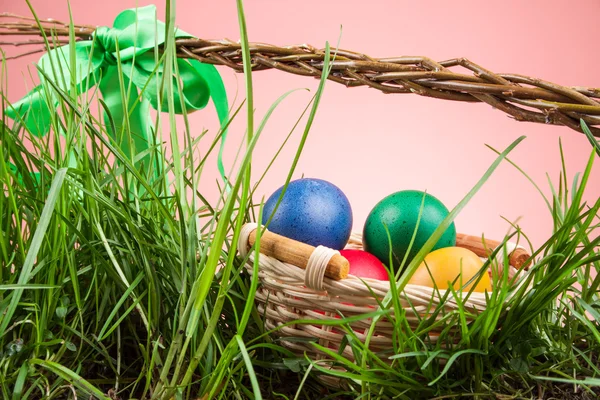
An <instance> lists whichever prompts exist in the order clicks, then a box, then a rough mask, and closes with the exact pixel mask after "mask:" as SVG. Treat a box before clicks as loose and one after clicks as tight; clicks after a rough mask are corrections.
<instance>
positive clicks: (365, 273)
mask: <svg viewBox="0 0 600 400" xmlns="http://www.w3.org/2000/svg"><path fill="white" fill-rule="evenodd" d="M340 255H342V256H343V257H344V258H346V260H348V262H349V263H350V271H349V273H350V275H354V276H356V277H359V278H371V279H379V280H382V281H387V280H388V279H389V277H388V273H387V270H386V269H385V266H384V265H383V264H382V262H381V261H379V259H378V258H377V257H375V256H374V255H373V254H369V253H367V252H366V251H363V250H354V249H348V250H341V251H340Z"/></svg>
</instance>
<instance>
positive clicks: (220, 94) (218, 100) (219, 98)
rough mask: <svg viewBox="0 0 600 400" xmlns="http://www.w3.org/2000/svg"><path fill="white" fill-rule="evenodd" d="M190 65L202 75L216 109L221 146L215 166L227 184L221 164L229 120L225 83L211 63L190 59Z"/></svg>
mask: <svg viewBox="0 0 600 400" xmlns="http://www.w3.org/2000/svg"><path fill="white" fill-rule="evenodd" d="M192 61H195V62H192V65H193V66H194V68H196V70H197V71H198V72H199V73H200V74H201V75H202V77H203V78H204V79H205V80H206V83H207V84H208V88H209V90H210V97H211V99H212V101H213V104H214V105H215V109H216V110H217V116H218V117H219V122H220V124H221V129H222V132H223V134H222V136H221V147H220V148H219V155H218V157H217V168H218V169H219V173H220V174H221V178H223V181H224V182H226V183H227V184H229V181H228V179H227V176H226V174H225V167H224V166H223V150H224V149H225V141H226V140H227V123H228V122H229V103H228V101H227V92H226V91H225V85H224V84H223V79H222V78H221V75H220V74H219V71H217V69H216V68H215V66H214V65H211V64H202V63H200V62H198V61H196V60H192Z"/></svg>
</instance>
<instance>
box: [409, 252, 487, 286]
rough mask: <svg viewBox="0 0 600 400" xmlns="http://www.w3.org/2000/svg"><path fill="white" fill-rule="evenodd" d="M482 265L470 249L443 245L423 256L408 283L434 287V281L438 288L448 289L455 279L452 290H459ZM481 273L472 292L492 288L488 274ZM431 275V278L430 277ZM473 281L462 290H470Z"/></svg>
mask: <svg viewBox="0 0 600 400" xmlns="http://www.w3.org/2000/svg"><path fill="white" fill-rule="evenodd" d="M482 266H483V261H481V258H479V256H477V254H475V253H473V252H472V251H471V250H467V249H464V248H462V247H445V248H442V249H438V250H435V251H432V252H431V253H429V254H428V255H427V256H425V259H424V261H423V262H422V263H421V265H419V267H418V268H417V270H416V272H415V273H414V275H413V276H412V277H411V278H410V280H409V281H408V283H410V284H413V285H421V286H429V287H434V284H433V282H434V281H435V286H436V287H437V288H438V289H439V290H443V289H448V286H449V284H450V283H451V282H454V281H455V280H456V282H454V285H453V288H454V290H460V289H461V288H462V287H463V286H464V285H465V284H466V283H467V282H468V281H469V280H470V279H471V278H473V277H474V276H476V275H477V273H478V272H479V270H480V269H481V267H482ZM428 269H429V271H428ZM430 273H431V274H430ZM459 275H460V277H459ZM482 275H483V276H482V277H481V279H480V280H479V283H477V286H475V289H474V290H473V291H474V292H484V291H485V290H487V291H491V290H492V283H491V280H490V276H489V274H488V273H487V272H484V273H483V274H482ZM432 276H433V280H432V279H431V277H432ZM457 277H458V279H457ZM473 283H474V282H472V283H471V284H469V285H467V286H466V287H465V288H464V289H463V290H464V291H469V290H471V287H473Z"/></svg>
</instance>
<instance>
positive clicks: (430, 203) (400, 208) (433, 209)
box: [363, 190, 456, 267]
mask: <svg viewBox="0 0 600 400" xmlns="http://www.w3.org/2000/svg"><path fill="white" fill-rule="evenodd" d="M422 203H423V209H422V212H421V216H420V219H419V212H420V211H421V204H422ZM448 214H449V211H448V209H447V208H446V206H444V204H442V202H441V201H439V200H438V199H437V198H435V197H434V196H432V195H430V194H428V193H424V192H421V191H417V190H405V191H400V192H396V193H393V194H391V195H389V196H387V197H386V198H384V199H383V200H381V201H380V202H379V203H377V205H375V207H374V208H373V210H371V212H370V213H369V216H368V217H367V221H366V223H365V226H364V230H363V246H364V249H365V250H366V251H367V252H369V253H371V254H373V255H375V256H376V257H377V258H379V259H380V260H381V261H382V262H383V263H384V264H386V265H387V264H389V260H390V258H389V257H390V256H389V254H390V247H389V242H390V241H389V238H391V243H392V260H393V265H394V266H395V267H398V266H399V265H401V263H402V260H403V259H404V257H405V255H406V254H408V256H407V259H406V263H405V264H404V266H407V265H408V263H409V262H410V261H411V260H412V259H413V258H414V256H415V255H416V254H417V252H418V251H419V250H420V249H421V247H423V245H424V244H425V242H426V241H427V240H428V239H429V238H430V237H431V235H432V234H433V232H434V231H435V230H436V229H437V227H438V226H439V225H440V224H441V222H442V221H443V220H444V218H446V216H448ZM417 224H418V230H417V234H416V236H415V240H414V242H413V244H412V247H410V251H409V245H410V242H411V239H412V236H413V233H414V231H415V229H416V228H417ZM386 227H387V231H386ZM388 231H389V238H388ZM455 245H456V228H455V226H454V223H452V224H451V225H450V226H449V227H448V229H446V231H445V232H444V234H443V235H442V237H441V238H440V239H439V241H438V242H437V243H436V244H435V246H434V247H433V249H432V250H436V249H439V248H443V247H450V246H455Z"/></svg>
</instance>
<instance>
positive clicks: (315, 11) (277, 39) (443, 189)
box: [0, 0, 600, 245]
mask: <svg viewBox="0 0 600 400" xmlns="http://www.w3.org/2000/svg"><path fill="white" fill-rule="evenodd" d="M31 2H32V4H33V6H34V8H35V10H36V11H37V13H38V15H39V16H40V17H41V18H48V17H53V18H56V19H62V20H68V9H67V2H66V1H63V0H51V1H48V0H32V1H31ZM150 3H151V2H149V1H146V0H144V1H140V2H136V1H131V0H102V1H89V0H71V7H72V12H73V15H74V19H75V21H76V22H77V23H80V24H92V25H111V24H112V20H113V18H114V17H115V16H116V15H117V14H118V13H119V12H120V11H121V10H123V9H125V8H130V7H135V6H138V5H140V6H141V5H147V4H150ZM155 4H156V5H157V7H158V9H159V16H160V18H161V19H162V18H164V2H163V1H157V2H156V3H155ZM245 7H246V17H247V23H248V30H249V36H250V40H251V41H258V42H266V43H272V44H278V45H287V44H300V43H309V44H312V45H314V46H316V47H324V44H325V41H326V40H328V41H329V42H330V43H331V44H332V46H335V44H336V42H337V39H338V36H339V34H340V27H343V29H342V38H341V45H340V47H341V48H345V49H351V50H355V51H359V52H364V53H366V54H369V55H370V56H373V57H389V56H400V55H424V56H428V57H430V58H433V59H435V60H444V59H448V58H455V57H466V58H469V59H471V60H472V61H474V62H476V63H478V64H480V65H482V66H484V67H486V68H488V69H490V70H492V71H495V72H506V73H509V72H511V73H520V74H525V75H530V76H534V77H537V78H541V79H545V80H549V81H553V82H555V83H559V84H563V85H567V86H592V87H598V86H600V78H599V77H598V74H597V66H598V65H600V53H599V52H598V51H596V50H597V45H598V43H597V42H598V37H600V24H598V23H597V17H598V15H600V14H599V13H600V3H599V2H598V1H597V0H586V1H584V0H580V1H576V2H567V1H554V2H548V1H547V0H529V1H526V2H524V1H519V0H511V1H506V0H505V1H496V2H486V1H482V0H478V1H475V0H473V1H471V0H469V1H467V0H460V1H453V2H418V1H404V0H403V1H400V0H398V1H370V2H366V3H365V2H362V1H361V2H358V1H340V0H336V1H333V0H329V1H323V0H321V1H317V0H304V1H302V2H289V1H281V0H270V1H268V0H252V1H246V4H245ZM0 11H9V12H14V13H18V14H22V15H23V14H27V15H29V11H28V9H27V6H26V4H25V2H24V0H0ZM177 22H178V25H179V27H180V28H181V29H183V30H185V31H187V32H189V33H192V34H194V35H197V36H198V37H202V38H207V39H219V38H229V39H232V40H236V41H237V40H238V39H239V29H238V25H237V23H238V20H237V14H236V7H235V2H234V1H233V0H229V1H212V2H207V1H197V0H196V1H194V0H179V1H177ZM5 50H6V51H8V52H9V54H14V53H15V50H14V49H9V48H6V47H5ZM22 50H23V49H22V48H21V49H18V51H22ZM38 57H39V55H38V56H31V57H26V58H23V59H21V60H17V61H12V62H10V63H9V78H10V79H9V82H10V83H9V84H10V88H9V93H8V97H9V99H10V100H11V101H16V100H17V99H19V98H20V97H21V96H22V95H24V94H25V91H26V85H27V87H29V88H30V87H31V84H32V83H31V80H30V78H29V75H28V72H27V68H28V67H29V66H30V65H31V63H32V62H34V61H35V60H37V58H38ZM219 69H220V71H221V73H222V75H223V78H224V80H225V83H226V86H227V89H228V92H229V96H230V98H231V99H233V98H234V97H235V95H236V93H237V95H238V98H237V103H238V104H239V101H240V99H241V98H242V97H243V96H244V84H243V77H242V76H241V75H239V74H236V73H234V72H233V71H232V70H229V69H227V68H223V67H219ZM317 83H318V82H317V81H316V80H314V79H312V78H306V77H298V76H293V75H290V74H286V73H283V72H279V71H269V72H259V73H256V74H255V75H254V88H255V107H256V111H257V118H258V119H259V120H260V118H262V116H263V115H264V113H265V112H266V110H267V109H268V108H269V106H270V105H271V104H272V103H273V102H274V101H275V100H276V99H277V98H278V97H279V96H280V95H282V94H283V93H285V92H287V91H289V90H291V89H296V88H309V89H310V90H311V92H310V93H309V92H307V91H299V92H296V93H294V94H292V96H291V97H290V98H289V99H288V100H286V101H285V102H284V103H283V105H282V106H281V107H280V108H279V109H278V110H276V111H275V113H274V114H273V117H272V118H271V120H270V122H269V124H268V125H267V128H266V130H265V132H264V136H263V138H262V140H261V141H260V142H259V146H258V150H257V153H256V156H255V165H256V166H255V168H254V171H256V172H255V178H256V179H257V178H258V176H259V175H260V172H261V171H262V170H263V169H264V167H265V166H266V164H267V163H268V161H269V160H270V159H271V157H272V156H273V154H274V153H275V151H276V150H277V148H278V147H279V145H280V143H281V142H282V140H283V139H284V137H285V135H287V133H288V132H289V130H290V128H291V127H292V126H293V124H294V122H295V121H296V119H297V118H298V117H299V115H300V113H301V112H302V110H303V109H304V107H305V105H306V104H307V102H308V101H309V100H310V97H311V96H312V93H314V91H315V89H316V87H317ZM191 126H192V128H193V129H194V132H193V133H192V134H193V135H197V134H199V133H200V132H201V131H202V130H203V128H208V129H210V131H211V132H215V128H216V127H217V122H216V115H215V113H214V109H213V108H212V106H211V107H209V108H207V109H206V110H202V111H199V112H197V113H195V114H193V115H192V116H191ZM244 126H245V117H244V116H242V117H241V118H239V119H238V121H237V122H236V123H234V125H233V126H232V129H231V133H230V139H229V140H230V141H229V146H228V148H227V153H226V162H227V164H228V165H231V162H232V160H233V157H234V154H235V150H236V148H237V145H238V143H239V141H240V138H241V137H242V135H243V132H244ZM182 129H183V128H181V130H182ZM179 133H180V137H182V138H183V132H179ZM300 133H301V130H299V131H298V132H297V133H296V134H295V135H294V138H293V139H292V141H291V144H290V145H288V147H287V148H286V150H285V151H284V153H283V156H282V157H280V159H279V161H278V162H277V163H276V165H275V167H274V168H273V169H272V170H271V172H270V173H269V175H268V177H267V179H266V181H265V182H264V183H263V185H262V186H261V188H260V189H259V190H258V192H257V198H256V200H260V198H259V197H258V194H260V195H265V196H268V195H269V194H270V193H271V192H272V191H273V190H275V189H276V188H277V187H279V186H280V185H281V184H282V183H283V180H284V179H285V176H286V172H287V170H288V166H289V164H290V162H291V155H292V154H293V153H294V150H295V144H296V143H297V142H298V138H299V136H300ZM521 135H526V136H527V139H526V140H525V141H524V142H523V143H522V144H521V145H520V146H519V147H518V148H517V149H516V150H515V151H514V153H513V155H512V158H513V160H514V161H516V162H517V163H518V165H519V166H521V167H522V168H523V169H524V170H525V171H526V172H527V173H528V174H530V176H531V177H532V178H533V179H534V180H535V181H536V182H537V183H538V185H540V186H541V187H542V189H543V190H544V192H545V193H546V194H547V195H549V194H550V191H549V187H548V183H547V178H546V173H548V174H549V175H550V177H551V179H552V181H553V182H554V183H558V173H559V171H560V157H559V150H558V140H559V138H562V142H563V146H564V149H565V153H566V154H565V157H566V163H567V167H568V172H569V178H570V179H572V177H573V175H574V174H575V173H576V172H579V171H582V170H583V168H584V167H585V163H586V161H587V159H588V156H589V154H590V151H591V147H590V145H589V143H588V142H587V140H586V139H585V137H584V136H583V135H581V134H579V133H576V132H574V131H571V130H570V129H568V128H564V127H555V126H544V125H538V124H532V123H519V122H516V121H513V120H511V119H509V118H508V117H507V116H506V115H505V114H503V113H502V112H500V111H497V110H493V109H492V108H490V107H489V106H487V105H484V104H463V103H454V102H448V101H442V100H436V99H429V98H422V97H418V96H416V95H384V94H381V93H380V92H378V91H376V90H373V89H367V88H354V89H347V88H345V87H343V86H341V85H339V84H336V83H333V82H330V83H328V85H327V87H326V89H325V94H324V97H323V99H322V102H321V107H320V109H319V112H318V114H317V118H316V120H315V124H314V126H313V129H312V131H311V133H310V135H309V139H308V142H307V145H306V148H305V152H304V154H303V156H302V158H301V161H300V164H299V167H298V169H297V173H296V175H295V176H296V177H300V176H301V175H302V174H304V175H305V176H309V177H318V178H322V179H326V180H329V181H331V182H333V183H335V184H336V185H338V186H339V187H340V188H341V189H342V190H343V191H344V192H345V193H346V194H347V196H348V198H349V199H350V201H351V203H352V205H353V209H354V219H355V229H357V230H361V229H362V224H363V222H364V220H365V218H366V216H367V214H368V212H369V211H370V209H371V207H372V206H373V205H374V204H375V203H376V202H377V201H379V200H380V199H381V198H383V197H384V196H386V195H388V194H390V193H392V192H395V191H398V190H404V189H419V190H427V191H428V192H429V193H431V194H433V195H435V196H436V197H438V198H439V199H440V200H442V201H443V202H444V203H445V204H446V205H447V206H448V207H449V208H452V207H454V206H455V205H456V203H457V202H458V201H460V199H461V198H462V197H463V196H464V195H465V194H466V193H467V191H468V190H470V189H471V187H472V186H473V185H474V184H475V183H476V181H477V180H478V179H479V178H480V176H481V175H482V174H483V173H484V172H485V170H486V169H487V168H488V166H489V165H490V164H491V163H492V162H493V160H494V158H495V154H494V153H493V152H492V151H491V150H489V149H488V148H486V146H485V145H486V144H489V145H490V146H493V147H495V148H497V149H504V148H505V147H506V146H507V145H508V144H510V143H511V142H512V141H513V140H515V139H516V138H517V137H519V136H521ZM212 165H215V164H214V163H213V164H212ZM216 177H217V173H216V167H215V168H213V169H212V170H209V171H206V175H205V177H204V178H203V181H202V182H201V183H200V185H201V190H202V191H204V192H205V193H210V196H209V197H211V198H212V199H214V198H215V193H216V184H215V179H216ZM599 179H600V172H599V168H598V167H596V168H595V170H594V174H593V176H592V179H591V181H590V184H589V186H588V191H587V195H586V198H587V199H588V200H590V201H595V200H596V199H597V198H598V197H599V195H600V184H599V182H600V180H599ZM502 217H504V218H506V219H508V220H510V221H515V220H516V219H517V218H521V219H520V222H519V223H520V225H521V226H522V227H523V229H524V231H525V233H527V234H528V235H529V236H530V238H531V239H532V240H533V243H534V244H535V245H540V244H542V243H543V241H544V240H545V239H546V238H547V237H548V236H549V235H550V234H551V227H552V223H551V219H550V213H549V211H548V210H547V208H546V206H545V204H544V202H543V200H542V198H541V197H540V195H539V194H538V193H537V192H536V190H535V189H534V188H533V186H532V185H531V184H530V183H529V182H527V180H526V179H525V178H524V177H523V176H522V175H521V174H520V173H518V172H517V171H516V170H515V169H514V168H513V167H511V166H510V165H508V164H505V165H502V166H501V167H500V168H499V169H498V170H497V172H496V173H495V174H494V175H493V177H492V178H491V179H490V180H489V181H488V183H487V184H486V185H485V186H484V188H483V189H482V190H481V191H480V192H479V193H478V194H477V196H476V197H475V198H474V199H473V200H472V201H471V203H470V204H469V205H468V206H467V208H466V209H465V210H464V211H463V212H462V213H461V215H460V216H459V217H458V219H457V221H456V222H457V230H458V231H459V232H463V233H470V234H476V235H479V234H481V233H482V232H485V233H486V236H487V237H495V238H501V237H502V236H503V235H504V234H505V233H506V231H507V230H508V229H509V225H508V223H507V222H506V221H505V220H503V218H502Z"/></svg>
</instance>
